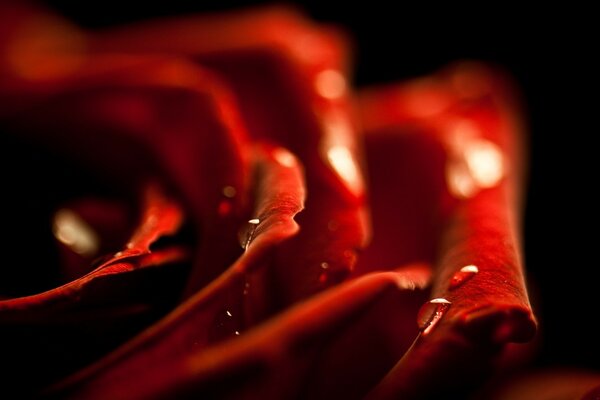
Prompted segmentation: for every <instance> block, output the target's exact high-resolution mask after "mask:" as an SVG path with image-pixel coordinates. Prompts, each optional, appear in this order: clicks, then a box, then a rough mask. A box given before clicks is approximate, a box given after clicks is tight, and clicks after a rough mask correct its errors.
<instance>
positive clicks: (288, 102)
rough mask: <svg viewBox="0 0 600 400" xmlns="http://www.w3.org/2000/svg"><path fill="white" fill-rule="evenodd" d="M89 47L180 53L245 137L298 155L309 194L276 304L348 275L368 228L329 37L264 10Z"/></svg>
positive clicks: (340, 45)
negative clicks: (240, 121)
mask: <svg viewBox="0 0 600 400" xmlns="http://www.w3.org/2000/svg"><path fill="white" fill-rule="evenodd" d="M92 42H93V43H92V47H93V49H94V51H98V52H114V51H121V52H126V53H131V52H133V53H139V52H141V53H148V52H155V53H156V52H157V53H168V54H178V55H185V56H188V57H190V58H192V59H194V60H197V61H198V62H200V63H201V64H202V65H205V66H209V67H210V68H212V69H215V70H217V71H218V72H219V73H220V74H222V76H224V77H225V79H226V80H227V82H228V83H229V84H230V85H231V86H232V88H233V89H234V91H235V93H236V95H237V98H238V99H239V102H240V106H241V112H242V114H243V116H244V119H245V121H246V122H247V124H248V126H249V132H250V134H251V135H252V136H253V137H254V138H261V139H267V140H269V141H271V142H274V143H276V144H279V145H282V146H284V147H286V148H288V149H289V150H291V151H292V152H293V153H294V154H297V155H298V157H299V158H300V160H301V161H302V163H303V165H304V166H305V172H306V180H307V184H308V186H309V187H311V191H310V193H309V198H308V199H307V204H308V207H307V210H306V211H305V212H304V213H303V214H302V215H301V216H300V217H299V218H300V219H299V222H300V224H301V225H302V232H301V233H300V235H298V236H297V237H296V238H294V239H293V240H292V241H289V242H287V243H286V244H285V245H283V246H282V247H281V249H279V250H278V255H277V260H278V261H277V264H278V265H279V267H277V279H278V281H279V283H280V290H279V299H280V303H281V305H282V306H284V305H285V304H288V303H290V302H293V301H296V300H298V299H301V298H303V297H305V296H309V295H310V294H312V293H314V292H316V291H319V290H322V289H324V288H326V287H328V286H330V285H332V284H335V283H337V282H339V281H340V280H343V279H344V278H345V277H347V276H348V274H349V272H350V271H351V270H352V268H353V266H354V264H355V262H356V249H358V248H360V247H362V246H364V244H365V242H366V240H367V236H368V227H367V223H366V221H365V216H364V212H365V211H364V204H363V202H364V189H363V186H364V184H363V181H362V176H361V168H360V166H359V160H360V157H358V156H357V149H356V144H355V138H354V128H353V121H352V119H351V118H350V115H349V112H348V111H349V110H348V104H347V103H348V100H347V96H346V90H345V86H346V78H345V70H346V69H347V68H346V54H345V53H346V50H345V48H346V47H347V46H346V45H345V43H344V42H343V40H342V38H341V36H340V34H339V32H336V31H333V30H331V29H324V28H321V27H318V26H315V25H314V24H312V23H310V22H309V21H307V20H306V19H304V18H303V17H302V16H301V15H299V14H297V13H295V12H293V11H290V10H287V9H283V8H271V9H268V8H267V9H263V10H255V11H246V12H238V13H229V14H223V15H214V16H204V17H197V18H189V19H176V20H171V21H169V20H162V21H159V22H147V23H141V24H139V25H138V26H135V25H134V26H129V27H127V28H123V29H114V30H111V31H108V32H101V33H100V34H99V35H96V36H95V38H94V40H93V41H92ZM324 263H325V264H326V265H328V272H327V274H323V270H322V268H321V265H323V264H324ZM196 286H197V285H196ZM190 290H192V289H191V288H190Z"/></svg>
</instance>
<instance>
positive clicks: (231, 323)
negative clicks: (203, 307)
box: [209, 309, 241, 342]
mask: <svg viewBox="0 0 600 400" xmlns="http://www.w3.org/2000/svg"><path fill="white" fill-rule="evenodd" d="M240 332H241V321H240V320H239V313H236V314H235V316H234V314H233V313H232V312H231V311H230V310H228V309H221V311H219V312H218V313H217V314H216V315H215V319H214V322H213V325H212V327H211V328H210V331H209V340H210V341H212V342H215V341H219V340H222V339H225V338H228V337H231V336H233V335H236V336H237V335H239V334H240Z"/></svg>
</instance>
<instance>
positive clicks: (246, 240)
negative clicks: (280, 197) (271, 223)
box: [241, 218, 260, 250]
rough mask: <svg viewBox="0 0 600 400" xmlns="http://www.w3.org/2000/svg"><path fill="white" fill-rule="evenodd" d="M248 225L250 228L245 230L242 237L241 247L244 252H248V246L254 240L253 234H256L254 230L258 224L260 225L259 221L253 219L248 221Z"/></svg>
mask: <svg viewBox="0 0 600 400" xmlns="http://www.w3.org/2000/svg"><path fill="white" fill-rule="evenodd" d="M248 223H249V224H250V226H249V227H248V228H247V230H246V232H245V234H244V235H242V242H241V245H242V248H243V249H244V250H248V246H250V243H252V240H253V239H254V233H255V232H256V228H257V227H258V224H260V219H258V218H253V219H251V220H249V221H248Z"/></svg>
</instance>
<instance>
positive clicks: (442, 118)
mask: <svg viewBox="0 0 600 400" xmlns="http://www.w3.org/2000/svg"><path fill="white" fill-rule="evenodd" d="M506 85H507V83H506V81H504V80H503V78H501V77H500V76H499V75H495V74H494V73H493V72H492V71H491V70H488V69H486V68H484V67H482V66H478V65H470V64H465V65H459V66H457V67H456V68H454V69H451V70H449V71H446V72H444V73H441V74H439V75H438V76H436V77H434V78H430V79H429V80H424V81H419V82H416V83H414V84H407V85H404V86H400V87H396V88H390V89H387V90H382V91H381V92H379V93H378V92H375V91H372V92H370V93H369V94H367V95H366V96H365V97H363V99H362V101H363V103H362V105H363V110H364V112H365V116H364V120H365V121H366V127H367V130H368V131H369V130H371V132H373V133H368V134H367V136H366V140H367V142H369V141H373V142H376V141H382V140H387V141H388V142H389V143H394V141H396V143H398V144H397V145H396V146H397V147H396V148H398V147H399V146H400V145H401V144H403V143H405V142H409V141H411V140H412V141H413V143H416V144H417V145H418V146H416V147H415V148H416V149H417V150H421V151H422V153H421V155H420V156H421V157H428V156H429V155H430V154H434V155H435V156H434V158H432V159H429V158H427V161H429V162H430V164H429V165H427V163H426V161H425V160H419V156H417V155H415V156H414V158H415V160H416V162H417V163H418V165H419V168H420V170H425V171H426V172H427V173H428V174H430V176H432V177H433V182H432V183H430V184H432V185H433V189H432V190H430V194H429V195H428V196H425V198H426V199H432V198H433V200H436V201H437V204H435V202H434V201H432V200H428V202H427V204H428V207H430V208H431V209H430V210H429V211H430V212H432V213H433V215H437V216H438V217H437V220H438V224H441V226H442V231H441V237H438V238H436V237H435V236H433V237H432V239H433V240H434V241H436V242H437V243H436V245H437V251H438V257H437V262H436V264H437V266H436V272H435V274H434V276H435V278H434V286H433V290H432V298H436V299H442V300H440V301H439V302H437V303H435V302H434V304H433V307H431V308H430V309H425V310H426V311H425V312H429V313H433V314H431V315H432V316H431V319H430V321H429V322H428V321H422V322H421V323H423V324H424V326H423V329H424V331H423V333H422V335H421V336H420V338H419V339H418V340H417V341H416V342H415V345H414V346H413V347H412V348H411V350H409V351H408V353H407V354H406V355H405V356H404V357H403V358H402V360H401V361H400V362H399V363H398V364H397V365H396V367H395V368H394V369H393V370H392V371H391V372H390V374H389V375H388V376H387V377H386V379H385V380H383V381H382V382H381V384H380V385H379V386H378V387H377V388H376V389H375V390H374V391H373V392H372V393H371V398H395V397H397V396H402V397H406V398H413V397H418V398H421V397H426V396H428V395H431V394H432V393H434V392H435V391H436V390H442V388H444V390H455V389H457V388H460V387H462V386H463V385H469V384H470V382H472V380H473V379H477V376H480V375H481V376H483V375H484V374H485V371H486V370H487V369H491V368H492V363H493V360H494V359H495V358H496V357H497V356H498V354H499V352H500V351H501V350H502V348H503V345H504V344H506V343H508V342H513V341H517V342H521V341H528V340H530V339H531V338H532V336H533V334H534V332H535V320H534V317H533V314H532V311H531V308H530V305H529V300H528V297H527V291H526V289H525V283H524V278H523V271H522V264H521V260H520V254H519V241H518V240H519V239H518V234H517V221H518V212H519V205H520V203H519V201H520V195H519V193H520V182H521V179H522V177H521V174H522V169H521V165H522V164H521V163H522V161H521V156H522V155H521V153H520V148H519V140H520V138H519V137H518V135H519V129H520V126H519V125H518V120H517V118H518V117H517V114H516V111H515V110H514V99H513V98H511V97H509V95H508V89H507V86H506ZM415 105H416V106H415ZM372 114H375V115H372ZM369 123H371V125H369ZM415 132H417V133H415ZM422 136H426V137H425V138H422ZM436 142H437V143H436ZM422 143H425V144H427V143H431V144H428V145H427V146H424V145H423V144H422ZM380 147H381V146H380ZM430 149H432V150H433V151H431V150H430ZM442 151H443V153H442ZM440 153H441V154H440ZM444 153H445V154H444ZM436 154H437V155H436ZM378 155H379V154H377V155H375V156H378ZM421 165H424V166H421ZM440 167H441V168H440ZM428 168H430V172H428V170H427V169H428ZM409 182H410V181H409ZM435 184H437V185H440V184H441V185H443V187H441V188H440V187H435ZM374 190H375V192H377V190H378V189H377V188H375V189H374ZM417 190H422V189H417ZM432 194H433V196H432ZM436 197H437V199H436ZM432 205H433V206H436V207H432ZM384 212H385V211H384ZM388 212H391V211H388ZM375 221H376V224H377V215H376V218H375ZM375 243H377V240H375ZM424 254H425V255H426V256H427V253H424ZM436 301H437V300H436ZM444 302H446V303H444ZM436 313H439V314H436ZM434 324H435V325H434ZM428 325H431V327H429V326H428ZM432 381H435V382H436V385H432V384H431V382H432Z"/></svg>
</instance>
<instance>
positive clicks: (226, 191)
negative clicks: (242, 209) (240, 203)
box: [223, 186, 237, 199]
mask: <svg viewBox="0 0 600 400" xmlns="http://www.w3.org/2000/svg"><path fill="white" fill-rule="evenodd" d="M236 193H237V190H235V188H234V187H233V186H225V187H224V188H223V196H225V197H229V198H230V199H231V198H233V197H235V195H236Z"/></svg>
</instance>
